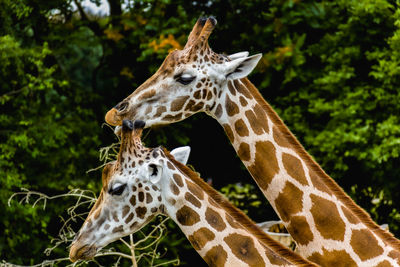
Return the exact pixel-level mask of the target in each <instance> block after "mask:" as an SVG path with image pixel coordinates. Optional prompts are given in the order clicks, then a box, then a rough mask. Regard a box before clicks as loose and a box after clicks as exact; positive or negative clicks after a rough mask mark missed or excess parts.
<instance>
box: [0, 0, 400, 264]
mask: <svg viewBox="0 0 400 267" xmlns="http://www.w3.org/2000/svg"><path fill="white" fill-rule="evenodd" d="M72 2H73V1H71V0H53V1H47V0H30V1H28V0H21V1H14V0H0V181H1V183H0V204H1V206H2V209H1V210H0V218H1V222H0V229H2V233H1V234H0V259H2V260H6V261H8V262H12V263H17V264H25V265H30V264H34V263H39V262H41V261H43V260H45V259H48V258H56V257H66V256H67V250H68V249H67V248H66V247H65V246H64V247H60V248H59V249H57V250H55V252H54V253H53V254H52V255H50V256H49V257H46V256H45V255H44V254H43V253H42V252H43V250H44V249H45V248H46V247H48V246H50V239H51V238H53V237H55V236H57V233H58V229H59V228H60V219H59V217H58V216H59V215H63V216H65V215H66V212H65V209H66V208H67V207H68V205H70V204H71V203H69V202H68V201H67V200H65V201H53V202H49V203H48V206H47V208H46V210H43V209H42V208H41V207H40V206H39V207H38V208H32V207H31V206H30V205H22V204H17V202H12V205H11V206H10V207H9V206H8V205H7V200H8V198H9V197H10V195H11V194H12V193H13V192H17V191H19V188H20V187H26V188H29V189H32V190H37V191H41V192H44V193H47V194H50V195H54V194H57V193H63V192H67V191H68V190H69V189H71V188H77V187H79V188H83V189H92V190H95V191H96V192H99V190H100V187H101V182H100V177H101V175H100V171H95V172H90V173H88V174H87V173H86V171H87V170H88V169H91V168H94V167H96V166H98V165H100V164H101V163H100V162H99V161H98V153H99V152H98V151H99V149H100V147H104V146H108V145H110V144H111V143H113V142H116V141H117V140H116V138H115V136H114V134H113V132H112V130H110V129H109V128H108V127H102V124H103V122H104V115H105V113H106V111H107V110H108V109H110V108H111V107H112V106H114V105H116V104H117V103H118V102H119V101H121V100H122V99H123V98H125V97H126V96H127V95H128V94H130V93H131V92H132V91H133V90H134V88H136V87H137V86H139V85H140V84H141V83H143V82H144V81H145V80H146V79H147V78H148V77H150V75H151V74H152V73H154V72H155V70H156V69H157V68H158V66H159V65H160V64H161V63H162V60H163V59H164V58H165V56H166V55H167V53H168V50H169V49H172V48H173V46H171V45H165V46H163V47H155V46H154V45H152V44H154V42H155V44H158V45H159V44H160V43H161V42H162V40H164V39H167V38H168V36H169V35H171V37H170V38H171V40H175V41H177V42H178V43H179V44H180V45H184V44H185V42H186V38H187V35H188V34H189V32H190V30H191V28H192V26H193V25H194V23H195V21H196V20H197V18H198V17H200V16H202V15H214V16H215V17H216V18H217V20H218V25H217V27H216V29H215V30H214V32H213V33H212V36H211V38H210V40H209V43H210V46H211V47H212V48H213V50H214V51H216V52H219V53H226V54H232V53H236V52H240V51H246V50H247V51H249V52H250V53H251V54H255V53H263V58H262V60H261V61H260V63H259V65H258V66H257V68H256V69H255V71H254V72H253V73H252V74H251V75H250V79H251V81H252V82H253V83H254V84H255V85H256V86H257V88H259V90H260V91H261V93H262V94H263V96H264V97H265V99H266V100H267V101H268V102H269V103H270V104H271V105H272V106H273V107H274V108H275V109H276V111H277V112H278V114H279V115H280V116H281V118H282V119H283V120H284V121H285V122H286V124H287V125H288V127H289V128H290V129H291V130H292V131H293V132H294V133H295V135H296V136H297V137H298V138H299V140H300V141H301V142H302V144H303V145H304V146H305V147H306V149H307V150H308V151H309V152H310V153H311V154H312V155H313V156H314V157H315V159H316V160H317V161H318V162H319V163H320V164H321V165H322V167H323V168H324V170H325V171H326V172H327V173H328V174H330V175H331V176H332V177H333V178H334V179H335V180H336V181H337V182H338V183H339V184H340V185H341V186H342V187H343V188H344V189H345V191H346V192H348V193H349V194H350V195H351V197H352V198H353V199H355V201H356V202H357V203H358V204H359V205H361V206H362V207H363V208H365V209H366V210H367V211H368V212H369V213H370V214H371V216H372V218H373V219H374V220H375V221H377V222H378V223H379V224H381V223H389V226H390V229H391V231H392V232H393V233H394V234H395V235H396V236H399V235H400V228H399V221H400V214H399V205H398V204H395V203H399V202H400V192H399V183H400V168H399V166H400V160H399V153H400V111H399V99H400V30H399V27H400V7H399V6H398V4H397V2H396V1H388V0H374V1H372V0H362V1H360V0H339V1H306V0H303V1H301V0H271V1H245V0H243V1H241V0H238V1H219V0H217V1H184V0H181V1H169V0H161V1H125V2H126V3H128V5H127V6H126V7H125V8H121V2H120V1H119V0H108V1H107V3H108V4H110V6H111V14H110V15H107V16H102V17H99V16H94V15H93V14H90V13H88V12H87V13H86V14H79V12H73V11H72ZM77 2H78V3H80V2H81V1H80V0H78V1H77ZM92 2H97V1H95V0H93V1H92ZM164 43H165V41H164ZM171 44H173V43H171ZM146 144H147V145H149V146H156V145H160V144H161V145H164V146H166V147H167V148H169V149H172V148H174V147H176V146H179V145H190V146H191V147H192V155H191V157H190V160H189V163H190V164H193V165H194V167H195V169H196V170H197V171H199V172H200V173H201V174H202V177H203V178H205V179H208V178H211V179H212V181H213V185H214V186H215V187H216V188H217V189H219V188H221V187H222V186H226V185H227V184H230V183H237V182H241V183H253V182H252V179H251V178H250V176H249V175H248V173H247V172H246V171H245V169H244V168H243V167H242V165H241V162H240V160H239V159H238V158H237V156H236V154H235V152H234V150H233V148H232V147H231V145H230V144H229V142H228V140H227V138H226V137H225V134H224V133H223V130H222V128H221V127H220V126H219V125H218V123H217V122H216V121H215V120H213V119H212V118H210V117H207V116H206V115H204V114H198V115H195V116H193V117H191V118H189V119H187V120H185V121H184V122H180V123H177V124H173V125H170V126H167V127H164V128H159V129H153V130H151V131H150V133H149V134H148V136H147V138H146ZM260 199H261V200H262V201H263V202H264V203H265V202H266V201H264V199H263V198H262V197H260ZM242 202H244V204H243V205H244V206H243V207H246V201H242ZM264 206H265V208H264ZM264 206H262V207H261V208H260V207H259V208H257V209H254V208H253V209H251V208H250V207H251V206H248V209H249V214H250V216H251V217H252V218H253V219H255V220H256V221H264V220H271V219H274V218H276V215H275V214H274V212H273V211H272V209H271V208H270V207H269V205H267V204H264ZM81 223H82V222H77V223H76V225H74V227H76V229H78V228H79V227H80V225H81ZM171 229H172V226H171ZM172 233H174V234H172ZM182 238H183V236H182V235H179V234H176V231H175V230H174V231H172V232H170V233H169V234H168V236H167V237H166V241H165V242H164V245H166V246H168V245H169V246H170V248H169V251H170V255H168V256H169V257H172V258H173V257H174V255H176V254H179V255H180V258H181V260H183V261H184V262H188V261H191V262H193V257H197V256H194V255H195V253H193V250H191V249H190V248H188V243H187V242H186V241H185V242H186V243H182V242H180V241H179V242H178V241H176V240H179V239H182ZM175 241H176V242H175ZM113 260H115V259H113V258H109V259H107V260H106V261H105V262H104V263H103V264H104V265H106V266H109V265H111V264H112V262H113ZM195 262H199V263H201V259H199V258H196V260H195ZM124 264H129V263H128V262H126V263H124ZM61 265H64V264H61ZM192 266H193V265H192Z"/></svg>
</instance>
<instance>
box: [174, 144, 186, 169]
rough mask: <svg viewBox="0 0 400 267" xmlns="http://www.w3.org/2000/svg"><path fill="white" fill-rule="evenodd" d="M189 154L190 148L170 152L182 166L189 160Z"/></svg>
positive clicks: (184, 147)
mask: <svg viewBox="0 0 400 267" xmlns="http://www.w3.org/2000/svg"><path fill="white" fill-rule="evenodd" d="M189 154H190V146H182V147H178V148H175V149H174V150H172V151H171V155H172V156H174V158H175V159H176V160H177V161H179V162H180V163H182V164H183V165H186V163H187V161H188V159H189Z"/></svg>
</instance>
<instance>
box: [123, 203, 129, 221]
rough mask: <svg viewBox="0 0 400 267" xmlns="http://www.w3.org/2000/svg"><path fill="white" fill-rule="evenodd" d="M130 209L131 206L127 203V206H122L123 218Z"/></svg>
mask: <svg viewBox="0 0 400 267" xmlns="http://www.w3.org/2000/svg"><path fill="white" fill-rule="evenodd" d="M129 210H130V208H129V206H127V205H125V206H124V207H123V208H122V218H124V217H125V216H126V214H128V212H129Z"/></svg>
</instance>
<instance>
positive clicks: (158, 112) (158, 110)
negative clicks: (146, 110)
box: [154, 106, 167, 117]
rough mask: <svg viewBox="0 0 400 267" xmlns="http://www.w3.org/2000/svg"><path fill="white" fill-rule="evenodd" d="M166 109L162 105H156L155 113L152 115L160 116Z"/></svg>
mask: <svg viewBox="0 0 400 267" xmlns="http://www.w3.org/2000/svg"><path fill="white" fill-rule="evenodd" d="M166 111H167V108H166V107H164V106H161V107H158V108H157V112H156V114H154V117H160V116H161V114H163V113H164V112H166Z"/></svg>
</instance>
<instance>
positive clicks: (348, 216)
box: [342, 206, 360, 224]
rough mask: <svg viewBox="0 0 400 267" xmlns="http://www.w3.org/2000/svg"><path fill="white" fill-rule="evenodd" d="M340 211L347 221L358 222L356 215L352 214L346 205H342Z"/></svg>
mask: <svg viewBox="0 0 400 267" xmlns="http://www.w3.org/2000/svg"><path fill="white" fill-rule="evenodd" d="M342 211H343V214H344V216H346V219H347V220H348V221H349V223H352V224H357V223H359V222H360V221H359V220H358V218H357V217H356V216H354V215H353V214H352V213H351V212H350V210H349V209H348V208H347V207H344V206H343V207H342Z"/></svg>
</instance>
